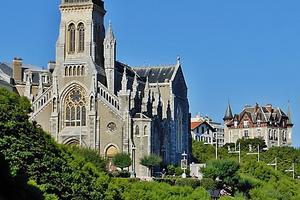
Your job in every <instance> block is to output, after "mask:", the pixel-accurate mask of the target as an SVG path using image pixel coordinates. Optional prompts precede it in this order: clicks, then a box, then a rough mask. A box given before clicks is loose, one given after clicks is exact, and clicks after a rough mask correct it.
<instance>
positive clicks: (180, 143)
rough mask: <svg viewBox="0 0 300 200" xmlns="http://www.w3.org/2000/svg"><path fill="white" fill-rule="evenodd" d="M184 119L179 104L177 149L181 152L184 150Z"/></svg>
mask: <svg viewBox="0 0 300 200" xmlns="http://www.w3.org/2000/svg"><path fill="white" fill-rule="evenodd" d="M182 119H183V116H182V111H181V108H180V106H179V105H178V107H177V120H176V121H177V122H176V128H177V130H176V132H177V134H176V139H177V144H176V146H177V150H178V152H181V151H182V131H183V130H182V128H183V124H182V123H183V122H182Z"/></svg>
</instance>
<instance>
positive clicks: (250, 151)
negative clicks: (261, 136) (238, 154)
mask: <svg viewBox="0 0 300 200" xmlns="http://www.w3.org/2000/svg"><path fill="white" fill-rule="evenodd" d="M247 155H257V162H259V145H257V152H252V145H251V144H249V153H247Z"/></svg>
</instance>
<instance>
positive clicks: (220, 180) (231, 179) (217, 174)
mask: <svg viewBox="0 0 300 200" xmlns="http://www.w3.org/2000/svg"><path fill="white" fill-rule="evenodd" d="M239 168H240V166H239V164H238V163H237V162H235V161H233V160H214V161H210V162H209V163H208V164H207V167H206V168H204V169H203V172H204V176H205V177H206V178H211V179H213V180H216V184H217V187H218V188H219V189H228V190H229V191H228V192H230V193H231V194H234V192H235V190H236V187H237V185H238V183H239V178H240V177H239V175H238V170H239ZM224 185H226V186H227V187H226V188H224Z"/></svg>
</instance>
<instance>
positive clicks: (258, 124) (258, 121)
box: [257, 119, 260, 127]
mask: <svg viewBox="0 0 300 200" xmlns="http://www.w3.org/2000/svg"><path fill="white" fill-rule="evenodd" d="M257 126H258V127H260V119H258V120H257Z"/></svg>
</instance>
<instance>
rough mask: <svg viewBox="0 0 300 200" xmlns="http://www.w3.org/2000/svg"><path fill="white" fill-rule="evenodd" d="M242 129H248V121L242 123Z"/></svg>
mask: <svg viewBox="0 0 300 200" xmlns="http://www.w3.org/2000/svg"><path fill="white" fill-rule="evenodd" d="M244 128H249V122H248V121H246V120H245V121H244Z"/></svg>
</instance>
